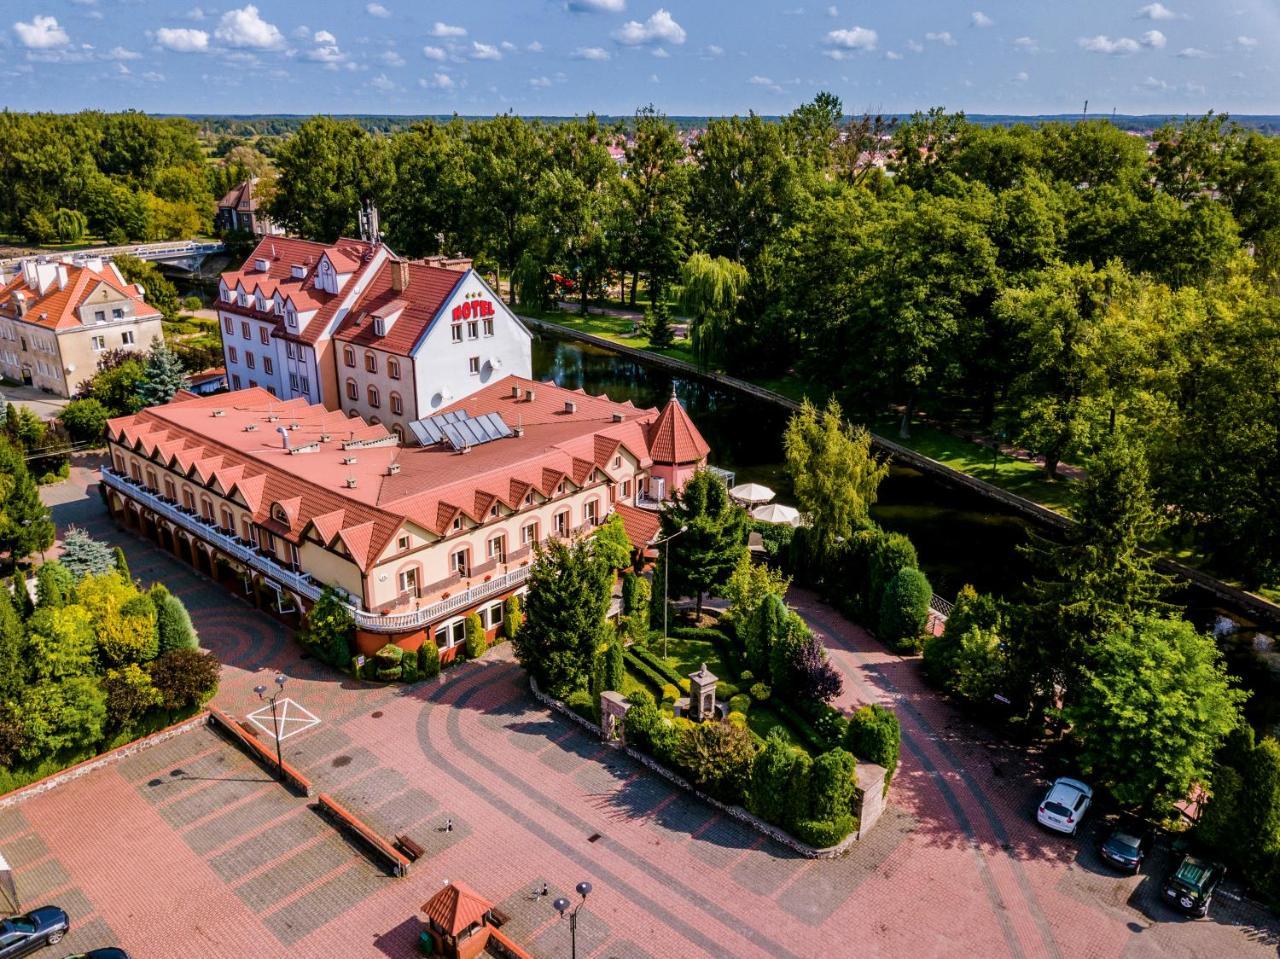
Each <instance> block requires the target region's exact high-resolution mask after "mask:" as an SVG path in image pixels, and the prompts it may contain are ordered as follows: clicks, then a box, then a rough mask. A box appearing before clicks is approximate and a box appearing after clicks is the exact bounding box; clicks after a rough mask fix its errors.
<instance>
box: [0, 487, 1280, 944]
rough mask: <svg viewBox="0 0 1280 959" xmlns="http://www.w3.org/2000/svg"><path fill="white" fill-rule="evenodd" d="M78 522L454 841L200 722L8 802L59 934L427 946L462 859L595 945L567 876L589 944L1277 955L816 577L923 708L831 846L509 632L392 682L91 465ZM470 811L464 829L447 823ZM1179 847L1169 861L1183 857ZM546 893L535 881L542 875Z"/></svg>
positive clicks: (27, 884)
mask: <svg viewBox="0 0 1280 959" xmlns="http://www.w3.org/2000/svg"><path fill="white" fill-rule="evenodd" d="M49 492H50V494H51V495H53V496H54V497H55V498H57V499H60V500H62V502H61V503H60V504H59V505H58V506H57V514H58V515H57V518H58V519H59V521H60V523H65V522H68V521H71V520H74V521H76V522H78V523H80V524H81V525H85V526H88V527H89V528H90V529H91V530H93V531H95V532H97V533H99V534H102V535H111V537H112V538H113V539H116V540H119V541H121V542H122V543H123V544H124V545H125V548H126V552H127V553H128V555H129V561H130V565H131V567H132V569H133V572H134V574H135V575H137V576H140V577H142V578H143V579H147V580H150V579H163V580H164V581H165V582H166V583H167V584H168V585H169V587H170V588H171V589H173V590H174V591H175V592H177V593H178V594H179V595H181V596H182V597H183V599H184V600H185V601H186V602H187V603H188V604H189V606H190V607H191V609H192V615H193V618H194V620H195V622H196V625H197V627H198V628H199V629H200V632H201V635H202V637H203V639H204V641H205V643H206V644H207V645H208V646H210V647H212V648H213V649H215V650H216V651H217V652H218V654H219V655H220V656H221V657H222V658H223V660H224V662H225V663H226V664H227V665H226V668H225V670H224V681H223V686H222V689H221V691H220V692H219V695H218V704H219V705H220V706H222V707H223V708H224V709H226V710H228V711H229V712H231V713H233V714H236V715H238V716H245V715H247V714H248V713H249V712H251V711H253V710H254V709H256V708H258V707H259V706H260V705H261V704H260V703H259V702H258V700H257V697H256V696H255V695H254V694H253V692H252V688H253V686H254V685H255V684H257V683H259V682H264V681H265V682H267V683H269V682H270V677H272V676H273V675H274V674H275V673H276V672H277V671H282V672H284V673H285V675H286V676H287V677H288V685H287V690H286V695H288V696H290V697H291V698H292V699H294V700H295V701H296V702H298V703H300V704H301V705H302V706H304V707H305V708H306V709H308V710H310V711H311V712H312V713H314V714H315V716H317V717H318V718H319V719H320V723H319V724H318V725H316V726H314V727H312V728H310V729H307V730H306V731H304V732H300V733H298V734H297V735H295V736H292V737H290V738H289V739H287V740H286V741H285V744H284V745H285V751H286V755H287V757H288V758H289V760H290V761H291V762H294V763H296V764H297V765H299V766H300V767H301V768H302V769H303V770H304V771H306V772H307V773H308V774H309V775H312V776H314V777H315V778H316V779H317V781H318V783H319V786H320V788H321V789H323V790H326V791H329V792H332V793H333V794H334V795H335V796H336V797H337V798H338V799H339V800H340V801H341V802H343V803H344V804H347V805H348V806H349V807H350V808H352V809H353V810H355V811H357V812H358V813H359V814H360V815H362V816H365V817H366V818H367V819H368V820H369V821H370V822H371V823H372V824H373V825H374V826H375V827H376V828H377V829H379V830H380V831H382V832H383V833H384V834H391V833H394V832H408V833H409V834H410V835H411V836H412V837H413V838H414V839H416V840H417V841H418V842H420V843H421V844H422V845H424V846H425V847H426V848H427V850H428V854H427V856H426V858H425V859H424V860H421V861H419V862H418V863H417V864H416V865H415V866H414V868H413V871H412V872H411V874H410V876H409V877H408V878H406V879H393V878H390V877H388V876H386V875H385V874H384V873H383V872H382V871H381V870H379V869H377V868H376V867H374V866H373V865H372V864H371V863H370V862H369V861H368V859H367V858H366V857H365V856H364V855H363V853H361V852H360V851H359V850H358V849H356V848H354V847H353V846H351V845H350V844H349V843H348V842H347V840H345V839H344V838H342V837H341V836H340V835H338V834H337V833H336V832H334V831H333V830H332V828H331V827H330V826H329V825H328V824H327V823H325V822H324V821H323V820H321V819H320V818H319V817H318V816H317V815H316V813H315V812H314V811H313V810H312V808H311V807H310V805H309V804H308V803H307V802H306V801H305V800H302V799H299V798H297V797H294V796H292V795H290V794H289V793H287V792H285V790H283V789H282V788H281V787H280V786H279V785H277V784H275V783H274V782H272V781H271V779H270V776H269V775H268V774H267V773H266V772H265V771H264V770H263V769H262V768H261V767H259V766H258V765H256V764H255V763H253V762H251V761H250V760H249V759H247V758H246V757H245V756H244V755H243V754H242V753H240V752H239V751H238V750H237V749H235V748H233V747H232V746H230V745H229V744H228V743H227V742H226V741H225V740H223V739H222V738H220V737H219V736H218V735H216V734H215V733H213V732H211V731H209V730H206V729H198V730H195V731H193V732H190V733H186V734H184V735H182V736H179V737H177V738H175V739H173V740H171V741H169V742H166V743H164V744H162V745H160V746H157V747H155V748H153V749H150V750H147V751H145V752H143V753H140V754H138V755H136V756H134V757H131V758H129V759H128V760H125V761H123V762H120V763H117V764H115V765H113V766H111V767H108V768H106V769H103V770H100V771H98V772H95V773H93V774H91V775H89V776H86V777H84V778H82V779H79V780H76V781H74V782H72V783H69V784H67V785H65V786H63V787H60V788H58V789H56V790H53V791H51V792H49V793H47V794H44V795H42V796H39V797H37V798H34V799H32V800H30V801H28V802H25V803H23V804H21V805H20V806H18V807H16V808H14V809H11V810H7V811H0V850H3V851H4V853H5V855H6V856H8V857H9V858H10V859H11V860H13V861H14V862H15V864H16V866H17V876H18V883H19V887H20V891H21V892H22V894H23V895H24V897H25V898H27V899H28V900H29V901H31V902H33V903H34V901H35V900H37V899H38V900H41V901H42V902H43V901H53V902H59V903H61V904H63V905H64V906H65V907H67V908H68V909H69V911H70V912H71V913H72V915H73V921H74V923H75V931H74V932H73V935H72V936H70V937H68V939H67V940H65V941H64V943H63V944H61V945H60V946H59V947H57V948H56V949H53V950H49V951H48V952H47V953H45V955H48V956H49V957H50V959H54V957H56V956H62V955H66V954H68V953H69V952H72V951H76V950H79V949H82V948H85V947H87V946H91V945H101V944H103V943H107V942H119V943H120V944H121V945H124V946H126V947H127V948H129V949H130V950H131V951H132V952H133V953H134V954H135V955H137V956H146V957H166V956H174V957H178V956H181V957H184V959H185V957H195V956H210V957H225V956H231V955H252V956H255V957H265V956H286V955H289V956H297V955H302V956H339V957H343V959H347V957H359V956H408V955H412V954H414V952H413V950H414V942H415V939H416V936H417V932H418V929H419V925H418V919H417V912H416V910H417V909H418V907H419V906H420V905H421V904H422V903H423V902H424V901H425V900H426V899H427V898H429V897H430V895H431V894H432V893H434V892H435V891H436V890H437V889H439V887H440V885H441V884H442V883H444V882H446V881H448V880H451V879H461V880H464V881H466V882H467V883H469V884H470V885H471V886H473V887H474V888H475V889H477V890H478V891H479V892H481V893H482V894H484V895H486V896H488V897H489V898H491V899H492V900H493V901H495V902H496V903H498V904H499V906H500V908H501V909H502V910H503V911H505V912H507V913H508V914H510V915H511V917H512V918H511V922H510V924H509V926H508V927H507V929H508V931H509V932H510V933H511V934H512V935H513V936H514V937H515V938H516V939H517V940H519V941H521V942H523V943H525V944H526V945H527V946H528V947H529V948H530V949H531V950H532V951H533V952H534V954H535V955H537V956H540V957H543V956H545V957H552V956H563V955H567V954H568V929H567V923H565V922H561V921H559V920H558V919H557V918H556V916H555V912H554V910H553V909H552V908H551V905H550V900H552V899H554V898H555V897H556V896H557V895H564V894H568V893H569V891H570V890H571V889H572V888H573V886H574V885H575V884H576V883H577V882H579V881H580V880H582V879H588V880H590V881H591V882H592V884H593V886H594V887H595V891H594V892H593V893H592V896H591V900H590V902H589V903H588V905H587V908H586V910H585V911H584V913H583V915H582V918H581V920H580V923H579V940H578V947H579V955H581V956H591V957H597V959H607V957H618V959H627V957H637V959H640V957H661V956H704V955H705V956H735V957H737V956H761V957H764V956H769V957H810V956H870V957H876V956H910V957H917V956H922V957H927V956H939V957H941V956H961V955H964V956H968V955H981V956H984V957H1000V956H1016V957H1032V956H1037V957H1038V956H1047V957H1064V959H1065V957H1086V956H1088V957H1095V956H1096V957H1156V956H1175V957H1183V956H1185V957H1191V956H1214V957H1218V956H1241V957H1245V956H1255V955H1256V956H1263V955H1272V956H1274V955H1275V954H1276V952H1277V944H1278V943H1280V925H1277V924H1276V922H1275V921H1274V920H1273V919H1272V918H1271V917H1269V916H1268V915H1267V914H1265V913H1263V912H1261V911H1260V910H1257V909H1256V908H1254V907H1253V906H1251V905H1249V904H1247V903H1237V902H1233V901H1230V900H1228V899H1226V898H1225V897H1220V898H1219V899H1218V900H1217V901H1215V903H1214V907H1213V910H1212V912H1211V915H1210V918H1209V919H1208V920H1205V921H1200V922H1187V921H1182V920H1179V919H1177V918H1175V917H1174V916H1173V915H1171V914H1170V913H1168V912H1166V911H1164V910H1163V908H1162V907H1161V906H1160V905H1159V903H1158V902H1156V901H1155V898H1154V896H1155V892H1156V890H1155V885H1156V882H1157V880H1156V879H1155V878H1152V877H1151V876H1141V877H1137V878H1125V877H1119V876H1115V875H1113V874H1111V873H1109V872H1107V871H1106V870H1105V869H1104V868H1103V867H1102V866H1101V865H1100V863H1099V862H1098V860H1097V858H1096V855H1095V854H1094V853H1093V852H1092V848H1091V847H1092V839H1091V837H1089V836H1082V837H1080V838H1079V839H1075V840H1073V839H1059V838H1057V837H1053V836H1049V835H1047V834H1045V833H1042V832H1040V831H1039V830H1038V829H1037V828H1036V827H1035V826H1034V825H1033V824H1032V823H1031V820H1030V811H1031V809H1032V807H1033V804H1034V802H1035V800H1036V798H1037V797H1038V793H1039V791H1040V789H1041V788H1042V787H1041V786H1040V785H1039V784H1038V782H1037V780H1036V779H1035V772H1036V771H1035V770H1034V769H1031V770H1030V771H1024V769H1025V767H1026V764H1025V762H1024V760H1023V757H1021V756H1018V755H1014V754H1012V753H1011V752H1007V751H1006V750H1005V748H1004V747H1001V746H999V745H996V744H991V743H988V742H986V741H984V739H983V738H982V737H981V735H980V734H979V732H978V731H976V730H974V729H973V728H971V727H969V726H968V725H967V724H966V723H965V722H964V721H963V720H962V719H961V718H960V717H958V716H957V715H956V714H955V713H953V712H952V711H951V710H950V709H949V708H948V707H947V706H946V705H945V704H944V703H942V702H940V701H939V700H938V699H937V698H936V697H935V696H933V694H932V693H931V692H930V691H929V690H928V689H927V688H925V687H924V686H923V685H922V684H921V682H920V680H919V675H918V667H917V665H915V664H912V663H909V662H907V661H903V660H901V659H899V658H898V657H895V656H892V655H890V654H887V653H886V652H885V651H884V650H883V649H882V648H880V647H879V646H878V645H877V644H875V643H874V642H873V641H872V640H870V639H869V638H868V637H866V636H865V634H863V633H861V631H859V630H858V629H856V627H853V626H851V625H849V624H847V623H845V622H844V621H843V620H841V619H839V618H838V617H837V616H835V614H834V613H833V612H832V611H831V610H830V609H829V608H827V607H825V606H823V605H821V604H820V603H818V602H817V601H816V600H815V599H814V598H813V597H812V596H807V595H805V594H796V595H795V596H794V597H793V601H794V602H795V603H796V604H797V606H798V608H800V609H801V611H802V612H803V613H804V615H806V617H807V618H808V619H809V621H810V622H811V623H812V624H813V625H814V627H815V628H816V629H818V630H819V631H821V632H822V633H823V634H824V636H825V638H826V640H827V642H828V644H829V646H830V648H831V650H832V656H833V659H834V660H835V662H836V663H837V665H838V666H839V667H840V668H841V669H842V670H843V671H844V672H845V674H846V676H847V677H848V691H847V694H846V696H847V703H846V705H850V706H852V705H854V704H856V703H858V702H866V701H870V700H872V699H878V700H882V701H885V702H891V703H893V704H894V705H895V706H897V707H898V709H899V711H900V715H901V717H902V721H903V729H904V745H903V760H902V765H901V768H900V771H899V773H898V776H897V778H896V780H895V783H894V787H893V792H892V794H891V805H890V808H889V810H888V811H887V813H886V814H885V817H884V818H883V819H882V820H881V822H880V823H879V825H878V826H877V827H876V828H875V830H874V831H873V832H872V833H871V835H870V836H869V837H868V838H867V839H866V840H864V841H863V842H861V843H859V844H857V845H856V846H855V848H854V849H853V851H852V852H851V853H850V854H849V855H848V856H847V857H845V858H843V859H841V860H838V861H834V862H813V861H808V860H804V859H801V858H798V857H796V856H795V855H793V854H791V853H789V852H788V851H787V850H785V849H783V848H781V847H779V846H777V845H776V844H774V843H772V842H770V841H768V840H766V839H764V838H763V837H761V836H760V835H758V834H756V833H754V832H753V831H750V830H748V829H745V828H744V827H742V826H741V825H739V824H738V823H736V822H735V821H733V820H731V819H728V818H726V817H725V816H723V815H721V814H719V813H717V812H716V811H715V810H713V809H711V808H710V807H707V806H705V805H703V804H702V803H700V802H698V801H696V800H693V799H691V798H689V797H688V796H687V795H685V794H683V793H681V792H678V791H676V790H674V789H673V788H671V787H670V786H668V785H667V784H666V783H665V781H663V780H660V779H658V778H656V777H655V776H653V775H652V774H651V773H649V772H648V771H646V770H644V769H643V768H642V767H639V766H637V765H636V764H635V763H633V762H631V761H630V760H629V759H627V758H626V757H625V756H620V755H619V754H617V753H616V752H614V751H612V750H610V749H608V748H607V747H604V746H602V745H601V744H600V743H599V742H598V741H596V740H595V739H594V738H592V737H591V736H589V735H588V734H587V733H585V732H584V731H583V730H581V729H580V728H579V727H577V726H576V725H574V724H572V723H570V722H569V721H567V720H565V719H562V718H560V717H557V716H554V715H551V714H549V713H548V712H547V711H546V710H545V709H542V708H540V707H539V706H538V705H537V704H536V703H535V702H534V701H533V700H532V699H531V698H530V697H529V695H528V694H527V692H526V691H525V689H524V686H523V681H522V674H521V672H520V670H519V669H518V667H517V666H515V664H513V663H511V662H510V661H509V660H508V659H506V658H505V656H504V655H503V654H504V653H505V652H506V650H505V649H501V648H500V650H499V651H498V655H497V656H494V657H490V658H488V659H486V660H485V661H484V662H481V663H472V664H466V665H463V666H461V667H459V668H456V669H452V670H449V671H447V672H446V673H445V674H444V676H443V677H441V679H440V681H438V682H431V683H420V684H418V685H417V686H415V687H412V688H409V689H405V688H390V687H377V686H372V685H369V684H364V683H359V682H354V681H351V680H349V679H347V678H345V677H339V676H336V675H335V674H333V673H331V672H330V671H328V670H327V669H326V668H324V667H323V666H320V665H319V664H316V663H313V662H311V661H308V660H303V659H301V658H300V657H299V655H298V652H297V648H296V646H295V645H294V644H293V643H292V642H291V641H290V640H289V638H288V637H287V635H286V633H285V630H283V629H282V628H281V627H280V626H279V625H277V624H276V623H274V622H272V621H271V620H269V619H266V618H265V617H262V616H260V615H259V614H257V613H256V612H254V611H253V610H251V609H250V608H248V607H247V606H246V605H244V604H243V603H241V602H240V601H238V600H236V599H234V598H231V597H229V596H228V595H227V594H226V593H224V592H222V591H221V590H219V589H217V588H216V587H214V586H213V585H212V584H210V583H208V582H206V581H204V580H202V579H200V578H199V577H197V576H196V575H195V574H193V573H191V572H190V571H187V570H185V569H184V568H182V567H181V566H180V565H178V563H177V562H176V561H175V560H173V559H171V558H170V557H167V556H165V555H164V554H161V553H159V552H158V551H156V550H154V549H152V548H151V547H149V546H148V545H147V544H145V543H143V542H141V541H139V540H136V539H133V538H131V537H128V536H126V535H124V534H119V533H116V532H114V531H113V530H112V529H111V528H110V527H109V526H107V525H106V520H105V517H104V516H103V514H102V512H101V507H100V504H99V501H98V499H97V496H96V494H93V495H92V496H91V497H90V498H85V496H84V493H83V486H82V485H81V486H79V487H78V486H76V485H75V484H74V483H73V484H64V485H62V486H60V487H57V488H55V489H53V490H50V491H49ZM447 820H452V823H453V829H452V830H451V831H445V830H444V824H445V822H446V821H447ZM1161 855H1162V854H1157V855H1156V856H1155V857H1154V859H1153V861H1152V863H1151V867H1150V871H1151V872H1152V873H1153V874H1154V875H1158V874H1159V870H1160V869H1161V868H1162V867H1163V862H1162V861H1161ZM544 882H545V883H547V884H548V886H549V888H550V895H549V896H547V897H546V898H543V897H540V896H538V895H536V894H535V891H536V890H539V889H540V888H541V886H542V884H543V883H544Z"/></svg>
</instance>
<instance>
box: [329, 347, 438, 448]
mask: <svg viewBox="0 0 1280 959" xmlns="http://www.w3.org/2000/svg"><path fill="white" fill-rule="evenodd" d="M348 347H349V348H350V349H352V350H353V351H354V352H355V361H356V365H355V366H354V367H351V366H347V363H346V359H345V358H344V353H345V350H346V349H347V348H348ZM330 349H332V350H333V353H334V359H335V360H336V361H337V367H338V397H339V400H340V402H341V406H340V408H341V410H342V412H344V413H346V414H347V415H348V416H350V415H351V413H352V412H355V413H356V414H358V415H359V416H360V417H361V418H363V419H364V420H365V421H366V422H370V423H372V422H378V423H382V424H383V425H384V426H386V428H387V429H389V430H390V429H391V427H392V426H393V425H399V427H400V431H401V434H402V435H403V437H404V439H405V441H406V442H410V443H411V442H413V432H412V431H411V430H410V429H409V424H410V423H412V422H413V421H414V420H416V419H418V415H417V412H416V407H415V405H414V394H413V382H414V381H413V360H411V359H409V358H408V357H405V356H393V355H392V354H390V353H387V352H384V351H383V350H370V349H366V348H365V347H360V346H352V345H351V344H349V343H340V342H334V343H332V344H331V345H330ZM366 353H372V354H373V355H374V357H376V358H377V361H378V372H377V373H370V372H369V370H368V369H367V368H366V367H365V354H366ZM388 359H396V360H399V361H400V378H399V379H398V380H393V379H392V378H391V376H390V374H388V373H387V360H388ZM347 380H354V381H355V384H356V394H357V398H356V399H354V400H353V399H351V397H349V396H348V395H347ZM370 386H376V387H377V388H378V396H379V399H380V401H381V403H380V405H379V406H378V407H377V408H376V409H375V408H374V407H372V406H370V405H369V387H370ZM392 393H399V394H400V400H401V403H402V404H403V405H402V407H401V409H402V412H401V413H400V414H399V415H396V414H394V413H392V412H391V394H392ZM392 432H394V430H393V431H392Z"/></svg>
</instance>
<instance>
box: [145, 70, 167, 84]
mask: <svg viewBox="0 0 1280 959" xmlns="http://www.w3.org/2000/svg"><path fill="white" fill-rule="evenodd" d="M142 79H144V80H146V81H147V82H148V83H164V74H163V73H156V72H155V71H154V70H148V71H147V72H146V73H144V74H143V75H142Z"/></svg>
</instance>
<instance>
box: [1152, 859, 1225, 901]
mask: <svg viewBox="0 0 1280 959" xmlns="http://www.w3.org/2000/svg"><path fill="white" fill-rule="evenodd" d="M1224 875H1226V870H1225V869H1223V867H1222V866H1219V865H1217V864H1216V863H1212V862H1208V861H1207V860H1204V859H1197V858H1196V857H1195V856H1183V857H1182V858H1181V859H1180V860H1179V861H1178V865H1177V866H1175V867H1174V869H1173V872H1171V873H1169V878H1167V879H1166V880H1165V881H1164V896H1163V897H1162V898H1163V899H1164V902H1165V905H1167V906H1172V907H1173V908H1174V909H1177V910H1179V911H1181V912H1185V913H1186V914H1187V915H1189V916H1204V915H1206V914H1207V913H1208V912H1209V903H1210V902H1211V901H1212V899H1213V893H1214V891H1215V890H1216V889H1217V888H1218V883H1220V882H1222V877H1223V876H1224Z"/></svg>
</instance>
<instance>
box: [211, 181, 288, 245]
mask: <svg viewBox="0 0 1280 959" xmlns="http://www.w3.org/2000/svg"><path fill="white" fill-rule="evenodd" d="M257 190H258V178H257V177H256V176H255V177H250V178H249V179H247V180H244V181H243V182H241V183H237V184H236V185H235V186H234V187H232V188H231V189H230V190H228V191H227V194H226V196H224V197H223V198H222V199H221V200H219V201H218V211H217V212H216V213H215V214H214V216H213V225H214V229H216V230H218V231H219V232H221V231H224V230H243V231H245V232H246V233H252V234H253V235H254V236H274V235H276V234H278V233H280V230H278V229H277V228H276V226H275V224H274V223H272V222H271V219H270V218H269V217H268V216H267V215H266V214H264V213H263V212H262V211H261V210H260V209H259V207H260V201H259V198H258V194H257Z"/></svg>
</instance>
